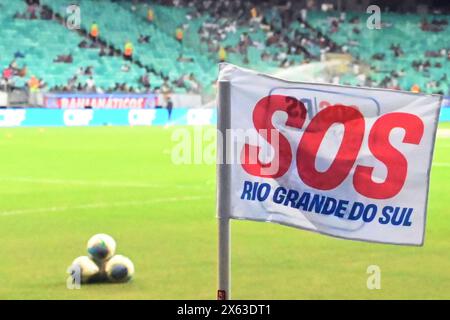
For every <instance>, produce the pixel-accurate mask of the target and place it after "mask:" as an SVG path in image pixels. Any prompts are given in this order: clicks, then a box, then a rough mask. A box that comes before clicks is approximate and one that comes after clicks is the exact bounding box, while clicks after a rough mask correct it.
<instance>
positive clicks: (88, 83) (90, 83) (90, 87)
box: [86, 77, 96, 92]
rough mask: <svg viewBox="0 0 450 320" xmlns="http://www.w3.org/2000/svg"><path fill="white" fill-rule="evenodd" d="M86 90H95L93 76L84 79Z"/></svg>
mask: <svg viewBox="0 0 450 320" xmlns="http://www.w3.org/2000/svg"><path fill="white" fill-rule="evenodd" d="M86 90H87V91H88V92H96V87H95V80H94V78H93V77H89V78H88V79H87V80H86Z"/></svg>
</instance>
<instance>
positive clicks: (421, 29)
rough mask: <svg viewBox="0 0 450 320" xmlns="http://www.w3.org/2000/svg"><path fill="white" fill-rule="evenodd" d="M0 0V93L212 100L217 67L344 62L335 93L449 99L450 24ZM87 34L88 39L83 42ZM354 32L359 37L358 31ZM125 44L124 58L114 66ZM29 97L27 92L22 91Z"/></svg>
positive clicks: (156, 4) (286, 8) (226, 5)
mask: <svg viewBox="0 0 450 320" xmlns="http://www.w3.org/2000/svg"><path fill="white" fill-rule="evenodd" d="M70 4H75V5H78V6H79V8H80V10H81V14H82V19H81V25H80V28H79V29H71V28H67V27H66V26H65V22H66V18H67V15H68V12H67V7H68V5H69V2H68V1H66V0H41V1H32V0H31V1H19V0H18V1H9V0H0V10H1V13H0V23H1V25H2V39H1V40H0V50H1V51H0V64H1V67H2V71H3V76H2V81H1V88H3V89H7V90H11V89H14V88H26V87H28V89H33V88H36V87H37V88H39V89H41V90H44V91H51V92H54V91H56V92H79V91H82V92H112V91H114V92H162V93H169V92H173V93H180V94H183V93H197V94H202V95H210V96H212V95H213V93H214V88H215V79H216V70H217V67H216V65H217V62H219V61H228V62H231V63H235V64H238V65H241V66H246V67H249V68H253V69H257V70H260V71H265V72H276V71H277V70H280V69H287V68H291V67H294V66H301V65H306V64H309V63H311V62H323V61H325V60H326V59H327V55H328V54H340V55H347V56H349V57H350V59H351V63H350V66H351V67H350V68H347V69H346V70H344V71H341V72H339V73H335V74H331V75H330V77H329V78H328V79H325V80H327V81H330V82H334V83H341V84H350V85H364V86H378V87H387V88H392V89H403V90H413V91H423V92H428V93H443V94H448V92H449V86H448V79H447V73H446V70H448V68H449V64H450V51H449V50H448V46H447V44H446V43H447V42H446V41H445V40H448V37H449V32H448V31H449V30H448V16H445V15H435V16H428V20H426V19H425V18H422V17H421V16H420V15H418V14H399V13H383V18H382V23H383V24H382V29H381V30H368V29H367V27H366V25H365V24H366V20H367V15H366V14H364V13H356V12H355V13H347V14H340V13H338V12H334V11H329V12H322V11H314V10H306V9H302V10H297V8H296V9H295V10H294V9H293V8H292V4H291V3H290V2H287V3H286V4H284V5H279V6H274V5H273V4H271V3H270V2H257V1H254V2H252V1H245V2H243V1H199V0H178V1H164V0H162V1H153V2H145V1H110V0H101V1H99V0H97V1H96V0H77V1H74V2H73V3H72V2H70ZM93 24H95V25H96V26H97V28H98V33H99V36H98V40H96V39H93V38H92V37H89V30H90V29H91V27H92V25H93ZM363 31H364V32H363ZM125 43H128V46H129V47H130V46H131V47H132V48H133V50H132V58H130V59H129V60H128V61H127V60H125V59H124V57H123V54H124V50H125V49H124V47H125ZM31 86H33V88H31Z"/></svg>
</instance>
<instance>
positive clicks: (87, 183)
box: [0, 177, 209, 189]
mask: <svg viewBox="0 0 450 320" xmlns="http://www.w3.org/2000/svg"><path fill="white" fill-rule="evenodd" d="M0 181H12V182H27V183H38V184H62V185H77V186H92V187H104V188H154V189H161V188H164V187H170V188H175V189H204V188H205V187H204V186H200V185H189V184H175V183H174V184H167V185H165V184H158V183H139V182H138V183H136V182H117V181H89V180H70V179H67V180H66V179H46V178H33V177H0ZM207 184H209V182H207Z"/></svg>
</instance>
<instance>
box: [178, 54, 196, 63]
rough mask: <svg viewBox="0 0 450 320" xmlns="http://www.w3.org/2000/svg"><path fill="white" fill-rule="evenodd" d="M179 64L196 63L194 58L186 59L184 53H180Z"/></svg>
mask: <svg viewBox="0 0 450 320" xmlns="http://www.w3.org/2000/svg"><path fill="white" fill-rule="evenodd" d="M177 61H178V62H194V58H192V57H185V56H183V53H180V55H179V56H178V58H177Z"/></svg>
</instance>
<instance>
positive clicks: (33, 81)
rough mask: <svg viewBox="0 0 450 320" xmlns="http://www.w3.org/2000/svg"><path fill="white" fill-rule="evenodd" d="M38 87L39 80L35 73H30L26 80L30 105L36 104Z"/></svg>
mask: <svg viewBox="0 0 450 320" xmlns="http://www.w3.org/2000/svg"><path fill="white" fill-rule="evenodd" d="M40 87H41V83H40V80H39V79H38V78H37V77H36V76H35V75H32V76H31V78H30V79H29V80H28V91H29V94H28V96H29V103H30V104H31V105H32V106H35V105H37V93H38V91H39V88H40Z"/></svg>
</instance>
